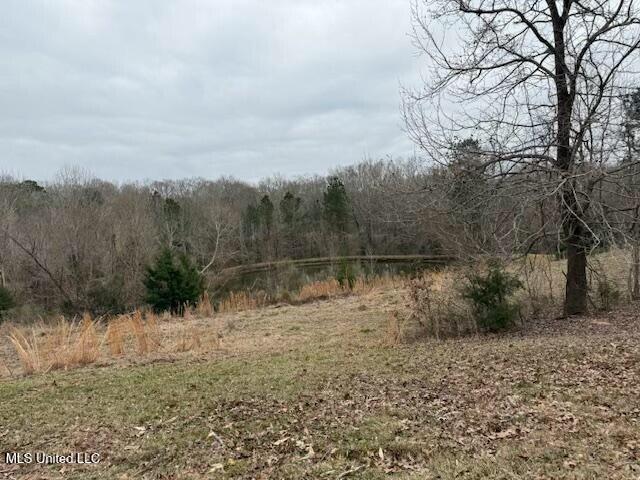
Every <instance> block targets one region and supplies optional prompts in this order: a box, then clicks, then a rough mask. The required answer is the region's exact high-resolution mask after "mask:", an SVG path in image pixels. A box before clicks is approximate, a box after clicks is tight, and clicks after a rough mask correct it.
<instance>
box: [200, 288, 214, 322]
mask: <svg viewBox="0 0 640 480" xmlns="http://www.w3.org/2000/svg"><path fill="white" fill-rule="evenodd" d="M196 315H197V316H198V317H200V318H210V317H212V316H213V305H212V304H211V299H210V298H209V294H208V293H207V291H206V290H205V292H204V293H203V294H202V297H200V300H198V304H197V305H196Z"/></svg>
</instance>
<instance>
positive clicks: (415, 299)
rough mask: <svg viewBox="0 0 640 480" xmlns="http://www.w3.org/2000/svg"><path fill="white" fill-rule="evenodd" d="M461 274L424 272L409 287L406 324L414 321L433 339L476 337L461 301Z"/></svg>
mask: <svg viewBox="0 0 640 480" xmlns="http://www.w3.org/2000/svg"><path fill="white" fill-rule="evenodd" d="M461 280H462V275H461V273H460V272H458V271H456V270H453V269H445V270H443V271H438V272H427V273H425V274H423V275H421V276H419V277H417V278H414V279H412V280H411V281H410V282H409V284H408V287H409V296H408V300H409V305H408V306H409V311H410V317H409V320H411V319H413V320H416V321H417V322H418V323H419V324H420V327H421V329H422V332H423V333H425V334H426V335H428V336H430V337H435V338H436V339H441V338H447V337H459V336H463V335H467V334H469V333H475V332H476V331H477V326H476V324H475V322H474V319H473V317H472V315H471V312H470V309H469V308H468V305H467V304H468V302H467V301H466V300H465V299H464V298H462V295H461V293H460V289H459V288H458V285H459V284H460V282H461Z"/></svg>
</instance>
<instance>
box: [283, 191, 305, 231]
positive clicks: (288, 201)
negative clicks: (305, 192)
mask: <svg viewBox="0 0 640 480" xmlns="http://www.w3.org/2000/svg"><path fill="white" fill-rule="evenodd" d="M301 202H302V200H301V199H300V197H296V196H295V195H293V193H291V192H287V193H285V195H284V197H283V198H282V200H281V201H280V214H281V215H282V222H283V223H284V224H285V225H286V226H287V227H293V226H294V225H295V222H296V221H297V219H298V215H299V213H298V211H299V210H300V204H301Z"/></svg>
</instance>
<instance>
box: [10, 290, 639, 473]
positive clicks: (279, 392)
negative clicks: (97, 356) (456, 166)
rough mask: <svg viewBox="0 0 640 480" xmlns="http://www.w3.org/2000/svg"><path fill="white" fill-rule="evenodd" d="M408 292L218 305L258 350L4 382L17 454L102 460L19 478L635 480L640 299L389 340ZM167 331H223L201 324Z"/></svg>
mask: <svg viewBox="0 0 640 480" xmlns="http://www.w3.org/2000/svg"><path fill="white" fill-rule="evenodd" d="M440 281H442V282H444V283H443V285H446V282H445V280H440ZM402 293H404V292H402ZM401 301H402V299H401V296H400V295H399V294H398V292H387V291H382V292H374V293H373V294H370V295H368V296H366V297H358V296H355V295H351V296H344V297H339V298H335V299H332V300H331V301H326V302H315V303H308V304H304V305H300V306H277V307H268V308H266V309H265V310H263V311H252V312H243V313H241V314H233V315H231V314H230V315H221V316H217V318H216V320H218V318H219V319H220V321H222V322H223V323H224V321H225V320H227V319H234V320H235V321H236V322H237V328H236V330H234V332H231V333H230V335H233V341H236V340H238V339H240V337H241V336H244V339H252V340H253V341H254V347H255V348H253V349H251V350H246V349H245V350H240V349H238V348H237V346H236V344H235V343H234V344H233V347H234V350H233V352H232V354H230V355H222V354H220V355H218V354H216V355H215V356H211V357H208V358H207V357H204V355H203V354H201V353H198V356H197V359H198V361H180V362H171V363H167V362H158V363H155V364H147V365H144V366H138V367H135V368H126V369H123V368H101V369H91V370H88V369H87V370H85V371H80V372H76V373H74V374H73V375H68V374H63V373H56V374H54V376H53V377H44V376H40V377H37V376H36V377H31V378H26V379H13V380H10V381H3V382H0V424H1V425H2V427H3V428H2V429H0V440H1V441H0V443H1V444H2V445H3V446H4V447H5V449H6V450H8V451H19V450H20V449H23V448H25V447H24V446H25V445H27V446H28V447H29V449H32V450H34V451H41V450H42V451H47V450H53V451H65V449H68V448H69V446H70V445H71V446H73V445H79V447H78V448H82V449H88V450H89V449H95V450H96V451H98V452H100V453H101V454H103V456H102V458H101V462H100V463H99V464H96V465H84V466H83V465H73V464H70V465H67V466H65V470H64V471H61V469H60V466H59V465H58V466H56V465H36V464H24V465H18V466H15V467H13V468H15V470H12V471H11V472H10V476H13V477H15V478H38V479H50V480H54V479H56V480H57V479H62V478H77V479H92V480H98V479H111V478H147V477H148V478H192V479H194V480H195V479H197V480H200V479H203V480H204V479H207V478H212V477H216V478H218V477H219V478H283V479H285V478H286V479H293V478H320V479H325V478H326V479H335V478H349V479H351V478H354V479H355V478H359V479H365V478H366V479H382V478H403V479H409V478H413V479H435V478H439V479H443V480H445V479H451V480H454V479H484V478H488V479H517V478H527V479H543V478H544V479H547V478H549V479H550V478H553V479H561V478H564V479H621V480H632V479H637V478H638V472H640V457H639V453H640V438H639V436H638V428H637V427H638V412H640V398H639V397H638V395H637V388H636V386H637V378H639V375H640V363H639V362H638V361H637V360H638V358H640V357H639V355H640V341H639V340H640V338H639V332H640V329H639V326H640V323H639V321H638V318H639V317H638V316H639V313H638V310H637V307H630V308H629V309H627V310H626V311H620V312H616V314H608V315H605V314H602V313H601V314H600V316H599V317H597V318H572V319H567V320H548V321H539V322H533V323H532V324H530V325H529V326H528V328H527V329H525V331H523V332H519V333H517V334H501V335H495V336H493V335H492V336H489V337H484V338H465V339H461V340H454V341H447V342H436V341H425V342H415V343H411V344H409V345H401V346H399V347H397V348H380V347H381V346H380V338H379V335H378V333H379V332H382V331H384V329H385V325H386V322H387V321H389V318H388V314H389V313H391V312H392V311H395V310H399V311H400V313H402V304H401ZM362 307H366V308H362ZM400 318H401V317H400ZM161 326H162V327H163V328H164V329H165V332H164V333H165V334H166V333H167V332H166V329H169V328H175V329H176V331H178V329H179V328H182V327H183V326H189V327H190V326H194V327H197V329H199V331H200V332H201V333H203V334H207V335H210V334H211V329H210V328H209V326H210V323H209V322H205V321H203V320H198V319H194V320H193V323H189V324H188V325H185V322H183V321H182V320H180V319H174V321H172V322H170V323H168V324H165V323H163V324H162V325H161ZM401 326H402V327H404V326H405V325H404V324H401ZM291 327H297V328H296V329H292V328H291ZM173 338H174V337H171V339H173ZM201 340H202V341H201V343H202V348H203V349H206V348H207V345H206V341H207V340H206V338H202V339H201ZM242 348H244V346H243V347H242ZM145 363H147V362H145ZM52 380H55V383H54V382H53V381H52ZM87 392H91V395H92V397H94V399H96V400H94V401H87ZM98 399H99V401H97V400H98ZM43 413H44V415H43ZM43 419H46V421H43ZM70 419H71V420H70ZM79 426H80V428H79ZM149 459H152V460H151V461H149ZM194 459H196V460H197V461H194ZM7 468H12V467H11V466H7ZM143 469H144V472H143V471H142V470H143ZM0 470H2V467H0ZM350 472H351V473H350Z"/></svg>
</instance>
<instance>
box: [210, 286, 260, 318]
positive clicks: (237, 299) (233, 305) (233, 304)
mask: <svg viewBox="0 0 640 480" xmlns="http://www.w3.org/2000/svg"><path fill="white" fill-rule="evenodd" d="M268 304H269V297H268V295H267V294H266V293H265V292H257V293H254V294H250V293H247V292H244V291H242V292H231V293H230V294H229V296H228V297H227V298H225V299H224V300H223V301H222V302H220V305H219V306H218V312H219V313H235V312H242V311H245V310H256V309H258V308H264V307H265V306H266V305H268Z"/></svg>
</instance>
